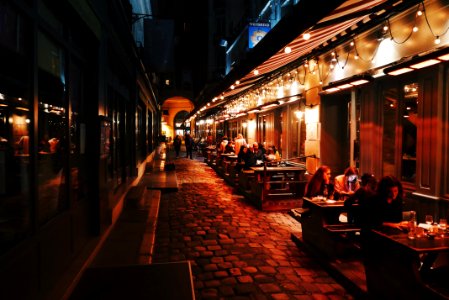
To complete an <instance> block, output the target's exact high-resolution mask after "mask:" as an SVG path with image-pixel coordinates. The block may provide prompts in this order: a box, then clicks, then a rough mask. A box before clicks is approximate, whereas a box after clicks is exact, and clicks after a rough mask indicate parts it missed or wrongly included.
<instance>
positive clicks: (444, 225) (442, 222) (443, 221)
mask: <svg viewBox="0 0 449 300" xmlns="http://www.w3.org/2000/svg"><path fill="white" fill-rule="evenodd" d="M440 228H441V230H443V232H444V231H446V228H447V220H446V219H440Z"/></svg>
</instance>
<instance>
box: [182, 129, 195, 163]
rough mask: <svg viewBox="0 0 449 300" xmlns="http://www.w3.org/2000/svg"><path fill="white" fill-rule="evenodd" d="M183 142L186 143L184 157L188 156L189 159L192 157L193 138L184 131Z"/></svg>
mask: <svg viewBox="0 0 449 300" xmlns="http://www.w3.org/2000/svg"><path fill="white" fill-rule="evenodd" d="M184 143H185V145H186V158H189V156H190V159H193V139H192V137H191V136H190V134H189V133H186V135H185V137H184Z"/></svg>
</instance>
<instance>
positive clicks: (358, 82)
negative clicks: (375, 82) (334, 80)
mask: <svg viewBox="0 0 449 300" xmlns="http://www.w3.org/2000/svg"><path fill="white" fill-rule="evenodd" d="M367 82H368V80H366V79H360V80H356V81H353V82H351V83H350V84H352V85H361V84H364V83H367Z"/></svg>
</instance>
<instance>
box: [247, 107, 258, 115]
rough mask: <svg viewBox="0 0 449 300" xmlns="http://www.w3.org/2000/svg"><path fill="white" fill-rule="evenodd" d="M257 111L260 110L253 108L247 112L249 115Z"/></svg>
mask: <svg viewBox="0 0 449 300" xmlns="http://www.w3.org/2000/svg"><path fill="white" fill-rule="evenodd" d="M259 111H260V109H258V108H255V109H251V110H248V113H249V114H252V113H256V112H259Z"/></svg>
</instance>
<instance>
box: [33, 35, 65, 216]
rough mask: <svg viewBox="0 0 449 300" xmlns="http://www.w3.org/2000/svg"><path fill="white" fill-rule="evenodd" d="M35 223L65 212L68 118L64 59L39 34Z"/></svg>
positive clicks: (52, 44)
mask: <svg viewBox="0 0 449 300" xmlns="http://www.w3.org/2000/svg"><path fill="white" fill-rule="evenodd" d="M38 46H39V49H38V53H39V56H38V61H39V66H40V69H39V75H38V76H39V77H38V83H39V86H38V88H39V113H38V156H37V164H38V165H37V172H38V178H37V184H38V210H37V211H38V220H39V223H40V224H43V223H45V222H46V221H48V220H49V219H50V218H52V217H53V216H55V215H56V214H57V213H58V212H59V211H62V210H63V209H65V208H67V195H66V191H65V187H66V183H65V180H66V177H65V173H66V172H65V168H64V162H65V157H66V151H67V146H66V145H67V140H68V139H67V134H66V132H67V130H66V128H67V118H66V109H65V107H64V94H65V76H64V65H63V62H64V56H63V53H62V51H61V49H60V48H59V47H57V46H56V45H55V44H54V43H53V42H51V41H50V40H49V39H47V38H46V36H45V35H43V34H39V44H38Z"/></svg>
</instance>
